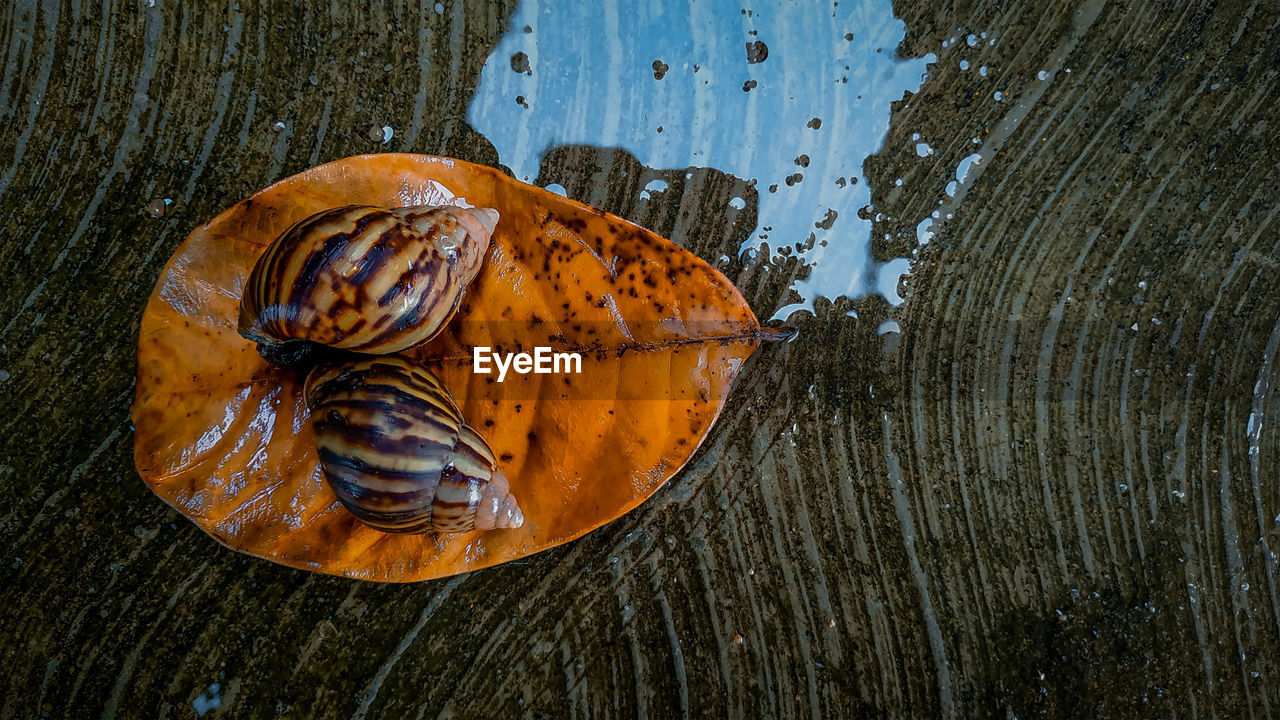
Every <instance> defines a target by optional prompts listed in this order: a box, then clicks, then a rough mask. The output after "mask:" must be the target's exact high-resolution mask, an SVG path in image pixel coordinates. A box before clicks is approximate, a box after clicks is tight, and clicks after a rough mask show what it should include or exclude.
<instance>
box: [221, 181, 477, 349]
mask: <svg viewBox="0 0 1280 720" xmlns="http://www.w3.org/2000/svg"><path fill="white" fill-rule="evenodd" d="M497 223H498V213H497V211H496V210H490V209H486V208H460V207H453V206H429V205H421V206H413V207H400V208H392V209H384V208H377V207H370V206H364V205H349V206H346V207H340V208H333V209H330V210H325V211H322V212H319V213H316V214H315V215H312V216H310V217H308V218H306V219H304V220H302V221H300V222H298V223H297V224H295V225H294V226H293V227H291V228H289V229H288V230H287V231H285V232H284V234H282V235H281V236H280V237H279V238H277V239H276V241H275V242H273V243H272V244H271V245H270V246H268V247H267V249H266V251H265V252H263V254H262V256H261V257H259V258H258V261H257V263H256V264H255V265H254V267H253V271H252V272H251V273H250V274H249V279H248V281H247V282H246V284H245V290H244V295H243V297H242V298H241V301H240V321H239V330H240V334H241V335H244V336H245V337H246V338H249V339H250V340H254V341H256V342H258V343H261V344H262V346H266V347H271V346H279V345H282V344H284V343H288V342H290V341H310V342H313V343H318V344H321V345H327V346H330V347H334V348H339V349H343V350H351V351H354V352H360V353H368V354H389V353H394V352H398V351H400V350H403V349H405V348H408V347H412V346H414V345H417V344H419V343H421V342H425V341H426V340H428V339H430V338H431V337H433V336H434V335H435V334H436V333H438V332H439V331H440V330H441V329H443V328H444V326H445V325H446V324H448V322H449V320H450V319H451V318H452V317H453V315H454V313H455V312H457V309H458V306H459V304H460V302H461V299H462V296H463V293H464V292H465V290H466V288H467V286H468V285H469V284H470V283H471V281H472V280H474V279H475V277H476V275H477V274H478V273H479V272H480V267H481V265H482V264H483V262H484V256H485V253H486V252H488V249H489V241H490V238H491V236H492V234H493V230H494V228H495V227H496V225H497Z"/></svg>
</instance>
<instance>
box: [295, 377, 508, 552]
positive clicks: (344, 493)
mask: <svg viewBox="0 0 1280 720" xmlns="http://www.w3.org/2000/svg"><path fill="white" fill-rule="evenodd" d="M305 393H306V402H307V407H308V408H310V410H311V422H312V428H313V429H314V431H315V436H316V447H317V448H318V450H319V455H320V466H321V468H322V469H323V471H324V474H325V477H326V478H327V479H328V481H329V484H330V486H332V488H333V490H334V492H335V493H336V494H337V496H338V499H339V500H340V501H341V502H342V504H343V505H345V506H346V508H347V509H348V510H350V511H351V513H352V514H354V515H355V516H356V517H358V518H360V520H362V521H364V522H365V523H366V524H367V525H369V526H371V527H373V528H376V529H378V530H382V531H384V532H397V533H414V532H430V531H438V532H464V531H468V530H492V529H501V528H508V527H512V528H514V527H520V526H521V525H522V524H523V523H524V516H523V514H522V513H521V511H520V508H519V507H518V506H517V505H516V500H515V497H514V496H513V495H512V494H511V492H510V484H509V483H508V481H507V478H506V476H504V475H503V474H502V473H501V472H500V471H499V470H498V469H497V463H496V460H495V459H494V455H493V451H492V450H490V449H489V446H488V444H487V443H485V441H484V439H483V438H481V437H480V435H479V434H477V433H476V431H475V430H473V429H472V428H471V427H470V426H468V425H467V424H466V422H465V421H463V419H462V413H461V411H460V410H459V409H458V406H457V404H455V403H454V400H453V397H452V396H451V395H450V394H449V391H448V390H446V389H445V387H444V386H443V385H441V384H440V381H439V380H438V379H437V378H436V377H435V375H433V374H432V373H431V372H430V371H428V370H427V369H426V368H423V367H421V366H419V365H417V364H415V363H412V362H410V361H408V360H405V359H404V358H400V357H379V358H361V359H357V360H352V361H348V362H343V363H336V364H329V365H321V366H319V367H317V368H316V369H315V370H313V371H312V372H311V374H310V376H308V378H307V383H306V390H305Z"/></svg>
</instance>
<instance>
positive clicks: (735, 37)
mask: <svg viewBox="0 0 1280 720" xmlns="http://www.w3.org/2000/svg"><path fill="white" fill-rule="evenodd" d="M903 34H904V25H903V23H902V22H901V21H900V20H898V19H896V18H894V17H893V13H892V7H891V3H890V0H844V1H843V2H840V3H838V4H837V3H834V2H801V3H796V2H791V1H789V0H768V1H767V2H758V3H750V4H749V6H745V7H744V6H743V5H740V4H737V3H729V2H699V1H698V0H683V1H682V2H674V0H620V1H619V2H606V3H583V2H578V1H577V0H524V1H523V2H521V4H520V6H519V7H518V8H517V10H516V13H515V15H514V16H513V17H512V19H511V25H510V27H509V29H508V31H507V33H506V35H505V36H504V37H503V39H502V40H501V41H500V42H499V44H498V46H497V47H496V48H495V49H494V52H493V54H492V55H490V57H489V59H488V61H487V62H486V63H485V67H484V70H483V73H482V74H481V80H480V86H479V88H478V89H477V91H476V94H475V96H474V97H473V98H472V101H471V107H470V109H469V111H468V120H469V122H470V123H471V125H472V126H473V127H475V128H476V129H477V130H479V131H480V132H481V133H483V134H484V135H485V136H486V137H488V138H489V140H490V141H491V142H492V143H493V144H494V146H495V147H496V148H497V150H498V154H499V157H500V159H501V161H502V162H503V163H504V164H506V165H507V166H508V167H510V168H511V169H512V171H513V172H514V173H515V175H516V177H517V178H519V179H521V180H525V181H527V182H532V181H533V180H534V179H536V178H537V176H538V171H539V167H540V162H541V159H542V157H543V155H545V154H546V152H547V151H548V150H550V149H552V148H555V147H558V146H563V145H575V144H581V145H591V146H598V147H620V148H624V149H626V150H627V151H628V152H630V153H632V154H633V155H635V156H636V158H637V159H638V160H639V161H640V162H641V163H642V164H644V165H646V166H648V167H651V168H655V169H685V168H688V167H709V168H715V169H717V170H720V171H723V172H726V173H730V174H732V175H735V176H737V177H739V178H742V179H745V180H748V181H755V189H756V191H757V193H758V194H759V201H758V205H757V207H758V209H759V215H758V218H757V219H758V223H757V228H756V232H755V233H754V234H753V236H752V237H751V238H750V239H749V240H748V241H747V242H745V243H744V245H743V247H742V248H740V252H743V253H747V254H748V255H749V256H750V255H752V254H754V253H751V252H750V251H751V250H754V249H755V248H758V247H760V246H765V248H766V250H767V251H768V252H769V253H770V254H771V255H778V254H780V251H781V250H782V249H783V248H790V252H791V254H793V255H797V256H799V257H800V258H801V259H802V260H803V261H804V262H805V263H806V264H808V265H810V266H811V267H810V274H809V276H808V277H807V278H805V279H804V280H801V281H798V282H797V283H796V284H795V285H794V289H795V290H796V292H797V293H798V294H799V296H800V302H797V303H794V304H791V305H787V306H785V307H782V308H780V309H779V310H778V311H777V313H776V315H775V317H779V318H785V317H786V316H787V315H789V314H791V313H792V312H795V311H798V310H808V311H810V312H812V309H813V303H814V300H815V299H817V298H818V297H826V298H829V299H832V300H834V299H836V298H838V297H842V296H843V297H850V298H857V297H861V296H864V295H868V294H870V293H875V292H878V293H880V294H882V295H885V296H886V297H887V298H889V299H890V300H891V301H892V302H901V299H900V298H899V297H898V295H897V293H896V285H897V281H898V277H899V275H900V274H901V272H902V270H903V269H905V267H906V266H907V263H906V261H905V260H901V261H891V262H887V263H876V262H875V261H873V260H872V258H871V253H870V242H871V222H870V221H869V220H864V219H862V218H859V217H858V209H859V208H862V207H863V206H867V205H870V203H871V195H870V190H869V188H868V186H867V182H866V179H865V178H864V177H863V176H862V163H863V161H864V160H865V159H866V158H867V156H869V155H871V154H873V153H875V152H876V151H878V150H879V149H880V147H881V145H882V144H883V142H884V137H885V134H886V132H887V131H888V126H889V109H890V103H892V102H893V101H896V100H899V99H901V98H902V97H903V95H904V93H906V92H908V91H912V92H914V91H916V90H918V89H919V87H920V83H921V81H922V79H923V76H924V72H925V67H926V64H927V63H930V62H934V61H935V60H936V58H935V56H933V55H932V54H930V55H927V56H926V57H924V58H918V59H904V58H901V57H898V56H897V55H896V53H895V48H896V47H897V46H898V43H899V42H900V41H901V40H902V38H903ZM654 191H655V189H650V188H646V190H645V191H644V192H645V193H646V195H647V196H649V195H652V193H653V192H654ZM732 206H733V208H734V209H741V208H742V207H745V201H743V200H742V199H740V198H735V199H734V200H733V201H732ZM764 227H769V228H771V230H769V231H768V232H762V231H761V228H764ZM895 273H897V274H895ZM886 289H887V292H886Z"/></svg>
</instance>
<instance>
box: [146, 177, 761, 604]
mask: <svg viewBox="0 0 1280 720" xmlns="http://www.w3.org/2000/svg"><path fill="white" fill-rule="evenodd" d="M426 203H438V204H444V203H454V204H460V205H470V206H477V207H493V208H496V209H497V210H498V212H499V213H501V221H500V222H499V224H498V227H497V230H496V231H495V234H494V238H493V247H492V249H491V250H490V253H489V256H488V258H487V259H486V263H485V267H484V269H483V270H482V272H481V274H480V277H479V278H478V279H477V280H476V282H475V284H474V285H473V286H472V287H471V289H470V290H469V291H468V293H467V295H466V300H465V304H464V306H463V308H462V309H461V311H460V312H459V314H458V317H457V318H456V319H455V321H454V323H453V324H452V325H451V326H450V327H449V329H448V330H447V331H446V332H445V333H444V334H442V335H440V336H438V337H437V338H435V339H434V340H432V341H431V342H429V343H428V344H426V345H424V346H419V347H417V348H412V349H411V350H409V351H407V352H405V353H404V354H405V355H408V356H411V357H413V358H415V359H417V360H419V361H421V362H423V363H426V364H428V365H430V366H432V367H433V368H434V369H435V371H436V372H437V374H439V376H440V377H441V379H442V380H443V382H444V384H445V386H446V387H447V388H449V390H450V392H452V394H453V396H454V398H455V399H456V400H457V402H458V405H459V406H460V407H461V408H462V410H463V413H464V414H465V416H466V418H467V421H468V422H469V423H470V424H471V425H472V426H473V427H475V428H476V429H477V430H479V431H480V432H481V434H483V435H484V436H485V438H486V439H487V440H488V441H489V444H490V445H491V446H492V448H493V451H494V453H495V455H497V456H498V458H499V462H500V467H501V469H502V471H503V472H504V473H505V474H506V475H507V477H509V478H511V484H512V492H513V493H515V494H516V497H517V498H518V499H519V501H520V506H521V508H522V509H523V511H524V515H525V524H524V526H523V527H521V528H519V529H515V530H501V531H492V532H470V533H460V534H456V535H441V534H426V535H393V534H385V533H381V532H378V531H376V530H372V529H370V528H368V527H366V526H364V525H363V524H361V523H360V522H359V521H357V520H356V519H355V518H354V517H353V516H352V515H351V514H350V513H348V512H347V511H346V510H345V509H344V508H343V507H342V506H341V505H340V504H339V503H338V500H337V498H336V497H335V496H334V494H333V492H332V491H331V490H330V489H329V487H328V485H327V484H326V482H325V480H324V478H323V477H322V475H321V473H320V470H319V467H318V461H317V457H316V450H315V441H314V437H313V435H312V432H311V424H310V421H309V418H308V414H307V409H306V406H305V404H304V403H303V400H302V383H301V380H300V379H299V378H298V377H297V376H296V374H295V373H294V372H293V371H290V370H286V369H283V368H278V367H275V366H272V365H270V364H269V363H267V362H266V361H265V360H263V359H262V358H261V357H260V356H259V355H258V353H257V351H256V349H255V347H254V346H253V344H252V343H250V342H248V341H247V340H245V339H244V338H242V337H241V336H240V335H239V334H237V332H236V320H237V313H238V303H239V301H240V295H241V292H242V288H243V285H244V282H245V279H246V278H247V277H248V274H249V271H250V270H251V269H252V267H253V264H254V261H255V260H256V259H257V257H258V255H259V254H261V252H262V251H263V249H264V248H265V246H266V245H267V244H268V243H270V242H271V241H272V240H273V239H275V237H276V236H278V235H279V234H280V233H281V232H283V231H284V230H285V229H287V228H288V227H289V226H290V225H292V224H293V223H295V222H297V221H298V220H300V219H302V218H304V217H306V216H308V215H311V214H313V213H315V212H318V211H320V210H323V209H325V208H330V207H336V206H340V205H346V204H367V205H380V206H384V207H397V206H403V205H419V204H426ZM770 333H771V331H769V330H767V329H762V328H761V327H760V325H759V323H758V322H757V321H756V318H755V316H754V315H753V314H752V313H751V310H750V308H748V307H747V304H746V302H745V301H744V300H743V299H742V296H741V295H740V294H739V293H738V291H737V290H736V289H735V288H734V287H733V285H732V284H731V283H730V282H729V281H728V280H727V279H726V278H725V277H724V276H723V275H721V274H720V273H719V272H717V271H716V270H714V269H713V268H711V267H710V266H708V265H707V264H706V263H705V262H703V261H702V260H700V259H699V258H698V257H696V256H694V255H693V254H691V253H689V252H686V251H685V250H683V249H681V248H680V247H678V246H676V245H674V244H672V243H671V242H669V241H668V240H666V239H664V238H661V237H659V236H657V235H655V234H653V233H652V232H649V231H648V230H645V229H643V228H640V227H638V226H636V225H633V224H631V223H629V222H627V221H625V220H622V219H620V218H617V217H614V216H611V215H609V214H607V213H603V212H600V211H598V210H595V209H593V208H590V207H587V206H585V205H582V204H580V203H577V202H574V201H572V200H568V199H566V198H563V197H561V196H559V195H555V194H552V193H549V192H546V191H544V190H542V189H539V188H535V187H532V186H529V185H526V184H524V183H520V182H517V181H515V180H513V179H511V178H510V177H507V176H506V175H503V174H502V173H500V172H497V171H495V170H493V169H491V168H487V167H482V166H478V165H473V164H470V163H465V162H462V161H458V160H452V159H449V158H442V157H434V156H425V155H399V154H397V155H369V156H360V157H352V158H347V159H345V160H340V161H337V162H333V163H330V164H327V165H323V166H320V167H316V168H313V169H311V170H308V171H306V172H303V173H300V174H298V175H295V176H293V177H290V178H287V179H285V180H282V181H280V182H278V183H276V184H274V185H272V186H271V187H268V188H266V189H265V190H262V191H261V192H258V193H257V194H255V195H253V196H252V197H250V198H248V199H246V200H243V201H241V202H240V203H238V204H236V205H235V206H234V207H232V208H230V209H229V210H227V211H226V212H223V213H222V214H221V215H219V216H218V217H216V218H214V219H213V220H212V221H210V222H208V223H206V224H204V225H201V226H200V227H198V228H196V229H195V230H194V231H193V232H192V233H191V235H190V236H189V237H188V238H187V240H186V241H185V242H184V243H183V244H182V246H181V247H179V248H178V251H177V253H175V254H174V256H173V258H172V259H170V261H169V263H168V265H166V266H165V268H164V270H163V272H162V273H161V275H160V278H159V280H158V281H157V283H156V287H155V290H154V292H153V293H152V295H151V299H150V301H149V302H148V303H147V307H146V310H145V311H144V313H143V317H142V328H141V332H140V336H139V340H138V384H137V395H136V398H135V400H134V404H133V408H132V415H133V419H134V423H135V425H136V427H137V432H136V434H135V439H134V444H135V459H136V462H137V465H138V471H139V472H140V473H141V475H142V477H143V479H145V480H146V482H147V483H148V485H150V487H151V488H152V490H154V491H155V492H156V494H158V495H159V496H160V497H162V498H164V500H165V501H167V502H168V503H170V504H171V505H173V506H174V507H175V508H177V509H178V510H179V511H180V512H182V513H183V514H184V515H186V516H187V517H188V518H190V519H191V520H192V521H193V522H195V523H196V524H198V525H199V526H200V527H201V528H203V529H204V530H205V531H207V532H208V533H209V534H211V535H213V536H214V537H215V538H217V539H218V540H219V541H220V542H222V543H223V544H225V545H227V546H229V547H231V548H234V549H236V550H240V551H242V552H246V553H249V554H251V555H255V556H258V557H264V558H268V559H270V560H274V561H275V562H278V563H282V564H284V565H289V566H291V567H297V568H305V569H310V570H317V571H320V572H325V573H330V574H335V575H346V576H348V577H355V578H363V579H367V580H377V581H390V582H409V581H416V580H425V579H430V578H437V577H443V576H447V575H453V574H456V573H460V572H466V571H469V570H475V569H478V568H482V567H487V566H489V565H494V564H497V563H501V562H505V561H508V560H513V559H515V558H520V557H524V556H526V555H530V554H532V553H535V552H538V551H540V550H544V549H546V548H549V547H553V546H555V545H559V544H561V543H565V542H568V541H569V540H572V539H574V538H576V537H579V536H581V535H583V534H585V533H587V532H589V531H591V530H593V529H595V528H597V527H599V526H601V525H603V524H604V523H606V522H608V521H610V520H612V519H614V518H616V517H618V516H619V515H622V514H623V513H625V512H627V511H628V510H630V509H631V508H633V507H635V506H636V505H638V504H640V503H641V502H642V501H644V499H645V498H647V497H649V496H650V495H651V494H653V492H654V491H655V490H656V489H657V488H658V487H659V486H661V485H662V483H664V482H666V480H667V479H669V478H670V477H671V476H672V475H673V474H674V473H675V472H676V471H677V470H679V469H680V467H681V466H683V465H684V464H685V462H687V461H688V459H689V458H690V456H692V455H693V453H694V451H695V450H696V449H697V447H698V445H699V444H700V443H701V442H702V440H703V438H705V437H706V435H707V432H708V430H710V428H711V425H712V423H714V422H715V419H716V416H717V415H718V414H719V412H720V409H721V408H722V407H723V405H724V402H725V400H726V398H727V396H728V391H729V388H730V386H731V384H732V383H733V380H734V377H735V376H736V375H737V373H738V370H739V368H740V367H741V365H742V362H743V361H744V360H745V359H746V358H747V357H748V356H750V355H751V353H752V352H753V351H754V350H755V349H756V347H757V346H758V345H759V343H760V342H761V340H762V339H765V338H767V337H769V336H770ZM538 346H542V347H548V348H552V349H553V350H556V351H561V352H570V351H577V352H579V353H580V354H581V357H582V361H581V373H580V374H572V373H569V374H566V373H551V374H536V373H529V374H518V373H515V372H514V371H509V372H508V374H507V375H506V377H505V379H504V380H503V381H502V382H498V381H497V374H496V372H495V373H493V374H476V373H474V372H473V364H472V359H473V348H475V347H489V348H493V349H494V350H495V351H499V350H500V351H501V352H504V353H510V352H519V351H524V352H533V351H534V349H535V348H536V347H538Z"/></svg>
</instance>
